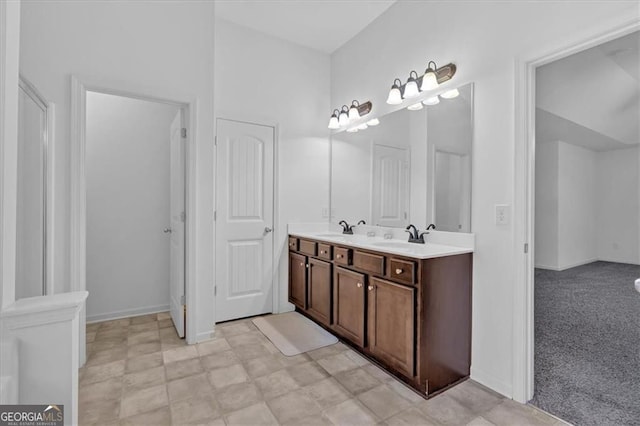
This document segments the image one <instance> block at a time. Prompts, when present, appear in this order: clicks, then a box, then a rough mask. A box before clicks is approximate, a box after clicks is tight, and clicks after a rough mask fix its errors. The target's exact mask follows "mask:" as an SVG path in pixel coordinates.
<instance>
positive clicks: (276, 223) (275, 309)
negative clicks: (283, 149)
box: [213, 112, 286, 333]
mask: <svg viewBox="0 0 640 426" xmlns="http://www.w3.org/2000/svg"><path fill="white" fill-rule="evenodd" d="M218 120H227V121H234V122H236V123H245V124H253V125H257V126H264V127H271V128H272V129H273V206H272V215H273V239H272V243H271V251H272V253H273V254H272V256H271V271H272V273H271V295H272V301H271V312H272V313H274V314H276V313H280V312H281V311H282V309H281V307H280V263H279V262H276V260H280V258H281V255H282V256H284V255H285V254H284V253H285V250H284V247H285V246H286V244H283V246H282V247H283V249H282V250H281V252H278V251H277V247H278V245H277V242H278V241H280V240H281V239H282V240H283V242H284V241H285V240H286V228H284V229H283V226H281V224H280V216H279V213H280V207H279V200H280V192H279V190H278V188H279V186H280V185H279V178H278V176H279V173H278V172H279V169H278V164H279V161H278V153H279V149H278V144H279V134H280V126H279V124H278V122H277V121H275V120H271V119H268V118H260V117H252V116H246V115H243V114H234V113H226V112H225V113H219V114H218V115H217V116H216V117H215V123H214V128H215V130H214V131H215V145H214V154H213V157H214V159H213V161H214V165H215V166H214V167H215V172H214V174H213V188H214V189H213V190H214V207H213V209H214V212H217V211H218V167H217V164H218ZM217 231H218V221H217V220H215V221H214V225H213V241H214V244H213V258H214V259H217V253H216V248H217V244H216V243H217V241H218V232H217ZM283 231H284V232H285V234H284V235H280V233H281V232H283ZM213 285H214V288H217V286H218V270H217V267H216V262H215V261H214V264H213ZM217 297H218V295H217V292H216V293H215V295H214V312H213V323H214V326H213V328H214V333H215V327H216V315H217V312H216V309H215V306H216V303H217Z"/></svg>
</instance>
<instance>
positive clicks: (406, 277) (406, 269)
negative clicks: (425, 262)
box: [389, 259, 416, 284]
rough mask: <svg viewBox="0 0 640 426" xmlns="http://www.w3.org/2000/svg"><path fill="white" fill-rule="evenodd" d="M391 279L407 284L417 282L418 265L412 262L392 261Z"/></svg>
mask: <svg viewBox="0 0 640 426" xmlns="http://www.w3.org/2000/svg"><path fill="white" fill-rule="evenodd" d="M389 277H390V278H391V279H392V280H394V281H399V282H401V283H406V284H414V283H415V282H416V263H415V262H412V261H410V260H400V259H390V260H389Z"/></svg>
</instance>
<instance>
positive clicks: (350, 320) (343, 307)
mask: <svg viewBox="0 0 640 426" xmlns="http://www.w3.org/2000/svg"><path fill="white" fill-rule="evenodd" d="M365 281H366V276H365V275H364V274H361V273H358V272H354V271H350V270H348V269H344V268H342V267H340V266H336V269H335V273H334V274H333V329H335V331H336V332H338V334H340V335H342V336H344V337H346V338H347V339H349V340H351V341H352V342H353V343H355V344H356V345H359V346H364V339H365V334H364V333H365V315H364V313H365Z"/></svg>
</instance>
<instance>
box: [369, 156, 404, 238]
mask: <svg viewBox="0 0 640 426" xmlns="http://www.w3.org/2000/svg"><path fill="white" fill-rule="evenodd" d="M372 176H373V179H372V180H373V182H372V197H371V210H372V215H371V217H372V223H373V224H375V225H378V226H390V227H404V226H406V223H407V220H408V211H409V150H408V149H406V148H396V147H391V146H384V145H374V146H373V173H372Z"/></svg>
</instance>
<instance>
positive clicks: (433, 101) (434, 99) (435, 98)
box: [422, 95, 440, 105]
mask: <svg viewBox="0 0 640 426" xmlns="http://www.w3.org/2000/svg"><path fill="white" fill-rule="evenodd" d="M422 103H423V104H425V105H438V104H439V103H440V97H439V96H438V95H436V96H433V97H431V98H427V99H425V100H424V101H422Z"/></svg>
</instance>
